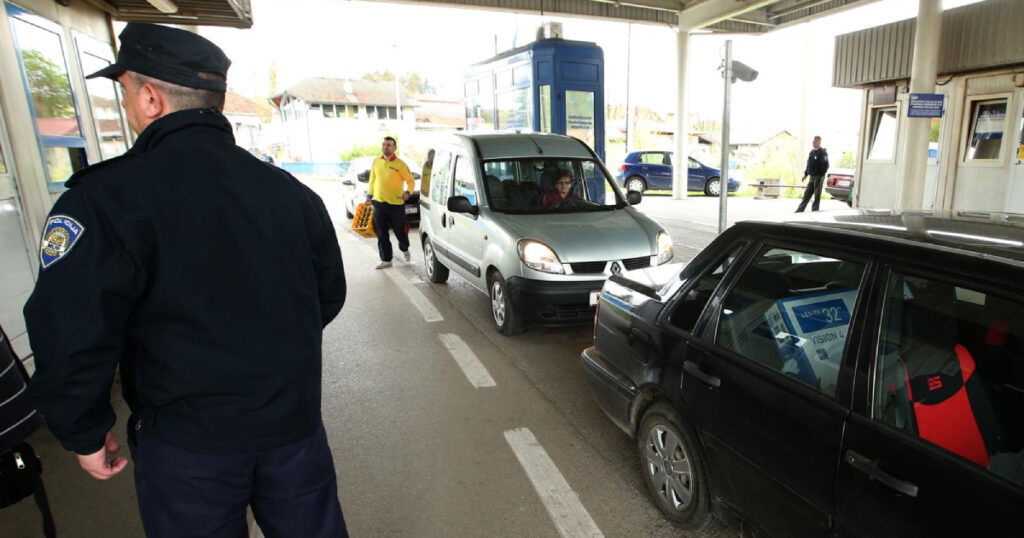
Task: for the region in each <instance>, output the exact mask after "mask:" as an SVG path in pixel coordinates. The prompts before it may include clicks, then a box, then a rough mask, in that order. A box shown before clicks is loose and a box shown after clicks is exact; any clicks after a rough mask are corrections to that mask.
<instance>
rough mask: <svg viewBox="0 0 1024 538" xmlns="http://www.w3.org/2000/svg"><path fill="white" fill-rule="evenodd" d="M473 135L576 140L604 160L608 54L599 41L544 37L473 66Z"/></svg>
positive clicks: (469, 106)
mask: <svg viewBox="0 0 1024 538" xmlns="http://www.w3.org/2000/svg"><path fill="white" fill-rule="evenodd" d="M466 126H467V129H468V130H470V131H506V132H509V131H523V132H526V131H533V132H539V133H558V134H564V135H569V136H574V137H576V138H579V139H580V140H582V141H584V142H586V143H587V145H588V146H590V147H591V148H593V149H594V152H595V153H597V155H598V156H599V157H600V158H601V160H602V161H603V160H604V52H603V51H602V50H601V47H599V46H598V45H597V44H596V43H589V42H585V41H570V40H566V39H542V40H538V41H534V42H533V43H530V44H528V45H524V46H522V47H518V48H515V49H512V50H509V51H506V52H503V53H501V54H499V55H497V56H495V57H493V58H490V59H487V60H484V61H482V62H479V63H476V64H473V65H472V66H470V68H469V70H468V71H467V73H466Z"/></svg>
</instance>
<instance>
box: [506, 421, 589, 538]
mask: <svg viewBox="0 0 1024 538" xmlns="http://www.w3.org/2000/svg"><path fill="white" fill-rule="evenodd" d="M505 440H506V441H508V444H509V446H511V447H512V451H513V452H515V454H516V458H518V459H519V464H520V465H522V466H523V469H524V470H525V471H526V476H527V477H529V479H530V482H532V483H533V489H535V490H537V494H538V495H539V496H540V500H541V501H542V502H543V503H544V508H547V510H548V515H550V516H551V520H552V521H553V522H554V523H555V527H557V528H558V533H559V534H561V535H562V536H563V537H565V538H569V537H576V536H594V537H596V536H604V534H602V533H601V529H599V528H597V524H595V523H594V520H593V519H591V518H590V514H589V513H588V512H587V509H586V508H584V507H583V503H581V502H580V498H579V496H578V495H576V492H575V491H573V490H572V488H571V487H569V483H568V482H566V481H565V478H564V477H562V473H560V472H559V471H558V467H556V466H555V462H553V461H551V458H550V457H548V453H547V452H546V451H545V450H544V447H542V446H540V443H539V442H537V438H536V437H534V436H533V432H531V431H530V430H529V429H528V428H518V429H515V430H508V431H506V432H505Z"/></svg>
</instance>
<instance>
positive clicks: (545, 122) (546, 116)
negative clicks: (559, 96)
mask: <svg viewBox="0 0 1024 538" xmlns="http://www.w3.org/2000/svg"><path fill="white" fill-rule="evenodd" d="M539 89H540V103H539V106H540V110H539V111H538V112H539V114H540V126H539V127H540V129H539V130H540V132H542V133H550V132H551V85H550V84H544V85H543V86H541V87H540V88H539Z"/></svg>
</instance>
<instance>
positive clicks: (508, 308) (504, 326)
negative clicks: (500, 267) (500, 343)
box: [487, 271, 523, 336]
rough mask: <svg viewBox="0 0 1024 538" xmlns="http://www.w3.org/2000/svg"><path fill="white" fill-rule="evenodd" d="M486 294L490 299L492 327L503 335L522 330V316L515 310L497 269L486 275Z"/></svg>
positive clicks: (506, 285)
mask: <svg viewBox="0 0 1024 538" xmlns="http://www.w3.org/2000/svg"><path fill="white" fill-rule="evenodd" d="M487 296H488V297H489V298H490V299H491V319H492V320H493V321H494V328H496V329H498V332H500V333H501V334H503V335H505V336H515V335H517V334H519V333H521V332H523V318H522V317H521V316H520V315H519V312H517V311H516V308H515V305H514V304H513V303H512V295H511V294H509V291H508V284H506V283H505V278H504V277H502V276H501V273H500V272H498V271H492V272H491V274H490V276H488V277H487Z"/></svg>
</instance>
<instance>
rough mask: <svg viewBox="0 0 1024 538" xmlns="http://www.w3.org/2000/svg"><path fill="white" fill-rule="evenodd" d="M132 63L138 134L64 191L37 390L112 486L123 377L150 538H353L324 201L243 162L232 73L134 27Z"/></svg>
mask: <svg viewBox="0 0 1024 538" xmlns="http://www.w3.org/2000/svg"><path fill="white" fill-rule="evenodd" d="M120 39H121V49H120V51H119V53H118V58H117V62H116V63H114V64H112V65H110V66H109V67H107V68H105V69H102V70H100V71H99V72H96V73H93V74H92V75H90V76H89V78H92V77H100V76H102V77H108V78H112V79H114V80H116V81H117V82H119V83H120V84H121V86H122V87H123V91H124V106H125V110H126V111H127V113H128V122H129V124H130V125H131V128H132V130H133V131H135V132H136V133H138V134H139V136H138V139H137V140H136V142H135V145H134V146H132V148H131V149H130V150H129V151H128V152H127V153H126V154H125V155H123V156H121V157H118V158H116V159H111V160H108V161H104V162H102V163H99V164H96V165H94V166H92V167H89V168H86V169H84V170H82V171H80V172H78V173H76V174H74V175H73V176H72V177H71V179H70V180H69V181H68V182H67V187H68V190H67V192H65V193H64V194H63V195H61V197H60V199H59V200H57V202H56V204H55V205H54V207H53V210H52V212H51V213H50V215H49V217H48V218H47V220H46V223H45V226H44V231H43V237H42V241H41V244H40V247H39V254H38V256H39V261H40V267H39V279H38V281H37V283H36V287H35V290H34V292H33V293H32V296H31V297H30V298H29V301H28V303H27V304H26V305H25V317H26V320H27V323H28V332H29V338H30V341H31V344H32V348H33V350H34V352H35V359H36V364H37V370H36V374H35V376H34V377H33V379H32V382H31V387H30V392H31V395H32V397H33V401H34V403H35V404H36V405H37V407H38V409H39V410H40V411H41V412H42V413H43V414H44V415H45V416H46V420H47V423H48V424H49V426H50V429H51V431H52V432H53V434H54V435H55V436H56V437H57V439H58V440H60V442H61V444H62V445H63V446H64V447H65V448H66V449H68V450H70V451H73V452H75V453H76V454H77V455H78V460H79V463H80V465H81V466H82V468H83V469H84V470H85V471H86V472H87V473H89V474H90V475H92V476H93V477H95V478H98V479H101V480H103V479H108V478H110V477H112V476H114V475H116V474H118V473H119V472H121V471H122V470H124V468H125V466H126V465H127V462H126V460H125V459H124V458H122V457H118V456H117V455H116V453H117V451H118V449H119V444H118V442H117V440H116V438H115V436H114V434H113V430H112V428H113V426H114V423H115V415H114V411H113V409H112V407H111V404H110V390H111V385H112V382H113V379H114V370H115V369H116V368H118V366H120V369H121V383H122V395H123V397H124V399H125V400H126V401H127V403H128V405H129V407H130V408H131V412H132V414H131V416H130V417H129V418H128V420H127V426H128V444H129V447H130V448H131V453H132V459H133V461H134V474H135V486H136V491H137V494H138V502H139V510H140V512H141V516H142V522H143V526H144V528H145V530H146V534H147V535H148V536H232V537H235V536H245V535H246V528H245V525H246V523H245V522H246V506H251V507H252V511H253V514H254V516H255V518H256V520H257V522H258V523H259V525H260V527H261V528H262V529H263V530H264V532H265V533H266V534H267V535H268V536H301V537H312V536H331V537H334V536H344V535H346V530H345V523H344V519H343V517H342V513H341V506H340V504H339V502H338V497H337V485H336V478H335V472H334V465H333V459H332V456H331V451H330V447H329V446H328V445H327V439H326V434H325V432H324V426H323V423H322V421H321V416H320V387H321V379H320V377H321V337H322V330H323V328H324V326H326V325H327V324H328V323H329V322H330V321H331V320H332V319H334V317H335V316H336V315H337V314H338V312H339V311H340V310H341V307H342V305H343V304H344V301H345V276H344V270H343V267H342V260H341V252H340V250H339V248H338V241H337V238H336V236H335V232H334V225H333V224H332V223H331V219H330V217H329V216H328V213H327V210H326V208H325V207H324V204H323V201H322V200H321V199H320V198H319V197H318V196H317V195H316V194H314V193H313V192H312V191H311V190H310V189H308V188H307V187H305V186H303V185H302V184H301V183H299V182H298V181H297V180H296V179H295V178H293V177H292V176H290V175H289V174H287V173H286V172H284V171H282V170H280V169H278V168H275V167H273V166H270V165H268V164H267V163H264V162H261V161H260V160H259V159H257V158H255V157H253V156H252V155H250V154H249V153H248V152H246V151H245V150H243V149H241V148H239V147H237V146H235V143H234V138H233V136H232V132H231V126H230V124H229V123H228V121H227V120H226V119H225V118H224V116H223V115H222V114H221V112H220V109H221V108H222V107H223V104H224V95H225V90H226V75H227V70H228V66H229V65H230V60H228V58H227V57H226V56H225V55H224V53H223V52H222V51H221V50H220V49H219V48H218V47H217V46H216V45H214V44H213V43H211V42H209V41H207V40H206V39H203V38H202V37H199V36H197V35H195V34H193V33H190V32H187V31H184V30H178V29H174V28H169V27H164V26H157V25H151V24H138V23H129V24H128V25H127V26H126V27H125V29H124V31H123V32H122V33H121V36H120Z"/></svg>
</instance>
